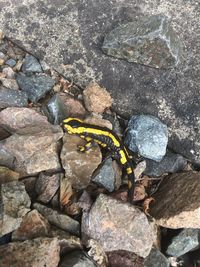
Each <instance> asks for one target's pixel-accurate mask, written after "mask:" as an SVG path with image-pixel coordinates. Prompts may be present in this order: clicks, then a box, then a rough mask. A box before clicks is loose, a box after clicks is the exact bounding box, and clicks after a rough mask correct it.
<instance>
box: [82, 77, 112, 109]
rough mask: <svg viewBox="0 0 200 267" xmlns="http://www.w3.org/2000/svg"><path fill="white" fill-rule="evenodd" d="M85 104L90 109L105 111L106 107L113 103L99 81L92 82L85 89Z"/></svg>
mask: <svg viewBox="0 0 200 267" xmlns="http://www.w3.org/2000/svg"><path fill="white" fill-rule="evenodd" d="M83 98H84V102H85V106H86V108H87V110H88V111H90V112H94V113H103V112H104V110H105V109H106V108H110V107H111V105H112V98H111V96H110V94H109V93H108V92H107V91H106V89H105V88H102V87H100V86H99V85H98V84H97V83H95V82H92V83H90V84H89V85H88V86H87V87H86V88H85V90H84V91H83Z"/></svg>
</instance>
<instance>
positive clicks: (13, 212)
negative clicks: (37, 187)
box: [0, 181, 31, 236]
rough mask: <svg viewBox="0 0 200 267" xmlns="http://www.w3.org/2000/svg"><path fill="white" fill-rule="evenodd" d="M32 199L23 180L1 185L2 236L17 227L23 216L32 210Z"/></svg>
mask: <svg viewBox="0 0 200 267" xmlns="http://www.w3.org/2000/svg"><path fill="white" fill-rule="evenodd" d="M30 205H31V201H30V199H29V196H28V195H27V193H26V191H25V187H24V184H23V183H22V182H15V181H14V182H9V183H6V184H2V185H1V195H0V206H1V212H0V236H2V235H5V234H7V233H10V232H12V231H13V230H15V229H17V228H18V227H19V225H20V223H21V221H22V217H23V216H24V215H25V214H26V213H27V212H28V211H29V210H30Z"/></svg>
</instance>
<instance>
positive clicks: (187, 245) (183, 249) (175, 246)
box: [166, 228, 200, 258]
mask: <svg viewBox="0 0 200 267" xmlns="http://www.w3.org/2000/svg"><path fill="white" fill-rule="evenodd" d="M199 236H200V230H199V229H190V228H188V229H183V230H182V231H181V232H180V233H179V234H178V235H177V236H175V237H174V238H172V240H171V242H170V244H169V246H168V247H167V250H166V254H167V255H170V256H174V257H177V258H178V257H180V256H182V255H184V254H186V253H187V252H189V251H191V250H195V249H197V248H198V247H199Z"/></svg>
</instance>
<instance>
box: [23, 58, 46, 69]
mask: <svg viewBox="0 0 200 267" xmlns="http://www.w3.org/2000/svg"><path fill="white" fill-rule="evenodd" d="M22 72H24V73H33V72H42V68H41V65H40V63H39V62H38V60H37V59H36V58H35V57H34V56H32V55H26V57H25V59H24V62H23V65H22Z"/></svg>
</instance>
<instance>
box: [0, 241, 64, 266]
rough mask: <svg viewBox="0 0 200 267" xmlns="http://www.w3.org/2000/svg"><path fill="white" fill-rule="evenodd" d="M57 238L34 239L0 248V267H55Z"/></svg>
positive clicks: (56, 261)
mask: <svg viewBox="0 0 200 267" xmlns="http://www.w3.org/2000/svg"><path fill="white" fill-rule="evenodd" d="M59 252H60V246H59V243H58V239H57V238H36V239H33V240H27V241H24V242H13V243H9V244H7V245H3V246H0V263H1V267H11V266H12V267H22V266H23V267H44V266H46V267H57V266H58V263H59V260H60V256H59Z"/></svg>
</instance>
